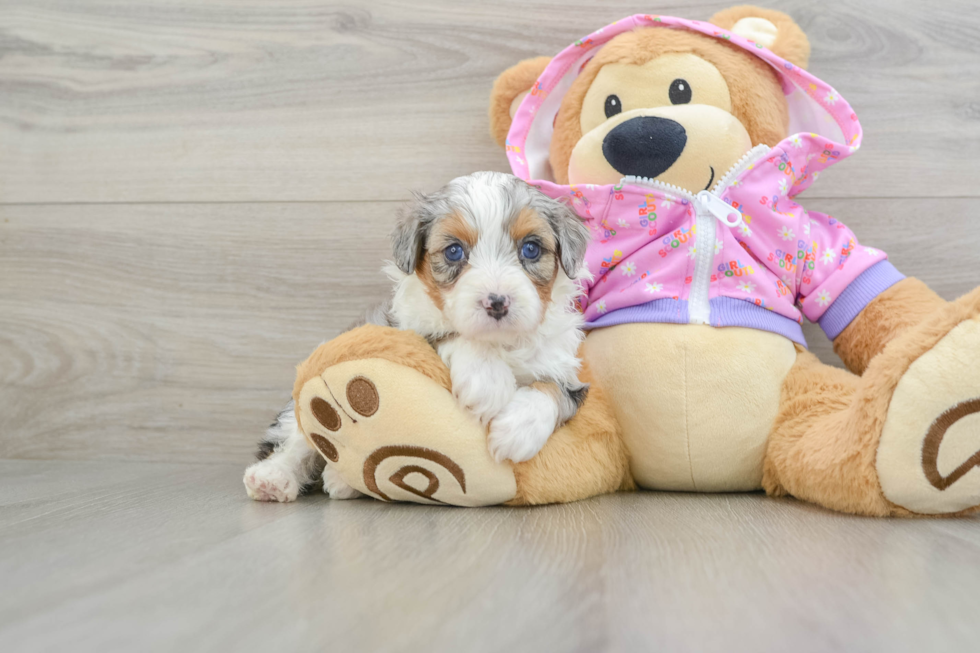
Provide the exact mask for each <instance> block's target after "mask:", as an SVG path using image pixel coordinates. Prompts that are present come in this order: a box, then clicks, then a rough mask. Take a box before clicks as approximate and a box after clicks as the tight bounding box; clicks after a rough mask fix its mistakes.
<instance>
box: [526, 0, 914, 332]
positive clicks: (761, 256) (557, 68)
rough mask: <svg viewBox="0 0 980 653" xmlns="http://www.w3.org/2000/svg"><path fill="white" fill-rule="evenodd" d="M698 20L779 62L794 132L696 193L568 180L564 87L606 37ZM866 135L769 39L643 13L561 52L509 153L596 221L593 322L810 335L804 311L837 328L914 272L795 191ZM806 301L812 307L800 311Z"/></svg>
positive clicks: (590, 300)
mask: <svg viewBox="0 0 980 653" xmlns="http://www.w3.org/2000/svg"><path fill="white" fill-rule="evenodd" d="M650 26H656V27H659V28H662V29H668V28H676V29H687V30H692V31H695V32H700V33H702V34H707V35H708V36H712V37H716V38H723V39H726V40H728V41H730V42H731V43H732V44H734V45H737V46H739V47H741V48H744V49H745V50H746V51H748V52H750V53H752V54H753V55H755V56H757V57H759V58H760V59H762V60H763V61H765V62H766V63H768V64H769V65H770V66H772V67H773V69H775V70H776V71H777V73H778V74H779V77H780V79H781V81H782V85H783V92H784V93H785V94H786V99H787V101H788V103H789V107H790V133H791V134H792V135H791V136H790V137H788V138H786V139H785V140H783V141H782V142H780V143H779V144H778V145H776V146H775V147H773V148H771V149H770V148H769V147H768V146H765V145H760V146H758V147H755V148H753V149H752V150H750V151H749V152H747V153H746V155H745V156H744V157H743V159H742V160H741V161H739V163H737V164H736V165H735V166H734V167H733V168H732V170H730V171H729V172H728V173H727V174H726V175H724V176H723V177H721V178H720V179H719V181H718V183H717V184H715V186H714V188H712V189H711V192H710V193H708V192H704V191H703V192H701V193H698V194H697V195H692V194H691V193H689V192H687V191H685V190H682V189H680V188H677V187H674V186H669V185H667V184H663V183H661V182H656V181H651V180H646V179H637V178H633V177H626V178H624V179H623V180H622V181H621V182H620V183H619V184H617V185H615V186H610V185H606V186H594V185H579V186H560V185H558V184H555V183H554V182H553V181H552V177H551V169H550V166H549V163H548V151H549V145H550V141H551V135H552V129H553V124H554V119H555V116H556V115H557V113H558V108H559V106H560V105H561V101H562V98H563V97H564V95H565V92H566V91H567V90H568V88H569V87H570V86H571V85H572V82H574V81H575V78H576V76H577V75H578V74H579V73H580V72H581V70H582V68H583V67H584V65H585V64H586V62H588V60H589V59H590V58H591V57H592V56H593V55H594V54H595V51H596V49H597V48H599V47H601V46H602V45H603V44H604V43H605V42H606V41H608V40H609V39H611V38H613V37H614V36H616V35H617V34H621V33H622V32H626V31H630V30H633V29H636V28H638V27H650ZM860 144H861V125H860V123H858V120H857V116H855V115H854V112H853V111H852V109H851V107H850V106H849V105H848V103H847V102H846V101H844V99H843V98H842V97H841V96H840V95H839V94H838V93H837V92H836V91H835V90H834V89H832V88H831V87H830V86H828V85H827V84H825V83H824V82H822V81H820V80H819V79H817V78H815V77H813V76H812V75H810V74H809V73H808V72H806V71H805V70H803V69H801V68H799V67H797V66H795V65H793V64H791V63H789V62H787V61H785V60H784V59H781V58H779V57H777V56H776V55H775V54H773V53H772V52H770V51H769V50H767V49H765V48H763V47H762V46H760V45H757V44H755V43H754V42H752V41H749V40H746V39H744V38H742V37H740V36H738V35H736V34H732V33H731V32H728V31H726V30H723V29H721V28H720V27H716V26H714V25H712V24H710V23H705V22H699V21H696V20H685V19H682V18H671V17H668V16H650V15H639V14H638V15H635V16H631V17H629V18H626V19H624V20H620V21H618V22H615V23H613V24H612V25H608V26H606V27H604V28H602V29H600V30H598V31H596V32H594V33H592V34H591V35H589V36H588V37H586V38H584V39H582V40H581V41H577V42H576V43H574V44H572V45H571V46H569V47H568V48H566V49H565V50H564V51H562V52H561V54H559V55H558V56H556V57H555V58H554V59H553V60H552V61H551V63H550V64H549V65H548V67H547V68H546V69H545V71H544V72H543V73H542V74H541V77H539V78H538V81H537V84H536V85H535V87H534V89H533V90H532V92H531V93H530V94H529V95H527V97H525V99H524V101H523V102H522V103H521V106H520V108H519V109H518V111H517V114H516V116H515V117H514V122H513V125H511V129H510V133H509V134H508V136H507V156H508V158H509V159H510V164H511V168H512V169H513V171H514V174H515V175H517V176H518V177H521V178H523V179H525V180H528V181H529V182H530V183H532V184H533V185H535V186H537V187H538V188H540V189H541V190H543V191H544V192H545V193H547V194H548V195H550V196H551V197H554V198H562V197H564V198H568V200H569V201H570V202H571V204H572V205H573V206H574V207H575V209H576V210H577V212H578V213H579V215H580V216H581V217H582V218H583V219H584V220H585V221H586V224H588V226H589V227H590V228H591V230H592V234H593V241H592V244H591V245H590V246H589V250H588V253H587V255H586V264H587V265H588V268H589V271H590V272H591V273H592V274H593V276H594V279H593V280H592V281H591V282H589V283H588V284H587V285H586V292H587V296H586V297H584V298H583V299H582V302H581V305H582V310H583V311H584V313H585V319H586V322H587V324H586V326H587V328H597V327H605V326H612V325H615V324H623V323H626V322H669V323H680V324H685V323H691V324H710V325H712V326H717V327H724V326H741V327H750V328H756V329H762V330H765V331H772V332H774V333H779V334H781V335H783V336H786V337H787V338H789V339H791V340H793V341H795V342H797V343H800V344H801V345H805V344H806V343H805V341H804V339H803V330H802V328H801V327H800V324H801V323H802V321H803V319H802V315H806V317H807V318H808V319H810V320H812V321H814V322H819V323H820V326H821V327H822V328H823V330H824V331H825V332H826V333H827V335H828V336H829V337H830V338H835V337H837V335H838V334H839V333H840V332H841V331H843V330H844V328H845V327H846V326H847V325H848V324H850V322H851V320H853V319H854V318H855V317H856V316H857V315H858V313H860V312H861V310H862V309H863V308H864V307H865V306H866V305H867V304H868V302H870V301H871V300H872V299H874V298H875V297H876V296H878V295H879V294H880V293H881V292H883V291H884V290H886V289H887V288H889V287H891V286H892V285H893V284H895V283H896V282H898V281H900V280H901V279H902V278H903V276H902V274H901V273H899V272H898V271H897V270H896V269H895V268H894V267H893V266H892V265H891V263H889V262H888V261H887V260H886V259H887V256H885V254H884V252H882V251H880V250H877V249H873V248H871V247H862V246H860V245H859V244H858V242H857V240H856V239H855V237H854V234H853V233H852V232H851V230H850V229H848V228H847V227H845V226H844V225H843V224H841V223H840V222H838V221H837V220H835V219H834V218H832V217H830V216H828V215H825V214H823V213H816V212H813V211H809V212H808V211H807V210H806V209H804V208H803V207H801V206H800V205H799V204H797V203H796V202H795V201H793V198H794V197H795V196H796V195H797V194H799V193H801V192H802V191H803V190H805V189H806V188H807V187H808V186H809V185H810V184H811V183H812V182H813V180H814V179H816V178H817V175H818V173H819V172H820V171H821V170H823V169H824V168H826V167H827V166H829V165H831V164H833V163H835V162H836V161H839V160H840V159H844V158H846V157H848V156H850V155H851V154H852V153H853V152H855V151H856V150H857V149H858V147H859V146H860ZM801 311H802V315H801Z"/></svg>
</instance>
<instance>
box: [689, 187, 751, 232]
mask: <svg viewBox="0 0 980 653" xmlns="http://www.w3.org/2000/svg"><path fill="white" fill-rule="evenodd" d="M696 199H697V201H698V205H699V206H701V208H703V209H705V210H706V211H707V212H708V213H710V214H711V215H713V216H715V217H716V218H718V219H719V220H720V221H721V222H722V224H724V225H725V226H727V227H729V228H732V229H734V228H735V227H739V226H741V224H742V214H741V213H739V212H738V211H736V210H735V209H733V208H732V207H731V206H730V205H729V204H727V203H726V202H725V201H724V200H723V199H721V198H720V197H717V196H715V195H712V194H711V193H709V192H708V191H706V190H703V191H701V192H700V193H698V194H697V197H696Z"/></svg>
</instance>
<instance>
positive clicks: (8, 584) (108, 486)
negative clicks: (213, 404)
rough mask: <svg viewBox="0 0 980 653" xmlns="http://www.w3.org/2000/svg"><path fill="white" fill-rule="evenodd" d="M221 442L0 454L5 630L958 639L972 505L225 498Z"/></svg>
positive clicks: (111, 638)
mask: <svg viewBox="0 0 980 653" xmlns="http://www.w3.org/2000/svg"><path fill="white" fill-rule="evenodd" d="M240 476H241V469H240V466H238V465H234V464H202V465H192V464H187V463H127V464H119V463H111V462H99V461H92V462H78V463H69V462H61V461H57V462H52V461H26V460H17V461H6V462H0V578H2V579H3V587H4V591H3V592H2V593H0V642H3V643H4V644H3V646H2V648H3V650H5V651H21V650H52V651H55V650H57V651H64V650H73V651H79V650H84V651H89V650H100V651H106V650H112V651H253V650H255V651H257V650H264V651H473V652H481V651H510V652H515V653H518V652H520V653H523V652H525V651H527V652H541V651H583V652H593V651H676V650H691V651H705V652H707V651H725V652H737V651H849V652H855V651H917V652H921V651H930V652H934V651H975V650H976V645H977V636H978V635H980V625H978V621H980V620H978V619H977V605H978V599H977V597H978V590H980V564H978V563H977V561H978V560H980V528H978V524H977V521H976V520H945V521H926V520H917V521H897V520H891V521H888V520H875V519H865V518H857V517H848V516H844V515H837V514H833V513H830V512H827V511H824V510H821V509H819V508H814V507H810V506H806V505H802V504H799V503H797V502H795V501H793V500H790V499H787V500H775V499H767V498H765V497H764V496H762V495H759V494H742V495H718V496H704V495H694V494H669V493H659V494H656V493H641V494H631V495H613V496H605V497H598V498H595V499H590V500H587V501H582V502H579V503H575V504H570V505H565V506H547V507H541V508H529V509H514V508H488V509H471V510H466V509H454V508H442V507H427V506H409V505H404V506H389V505H385V504H382V503H379V502H375V501H373V500H369V499H360V500H356V501H349V502H343V501H333V502H332V501H330V500H329V499H326V498H325V497H323V496H322V495H321V496H318V497H309V498H307V499H303V500H300V501H299V502H297V503H294V504H288V505H278V504H275V505H270V504H261V503H255V502H249V501H244V500H243V499H242V491H241V479H240Z"/></svg>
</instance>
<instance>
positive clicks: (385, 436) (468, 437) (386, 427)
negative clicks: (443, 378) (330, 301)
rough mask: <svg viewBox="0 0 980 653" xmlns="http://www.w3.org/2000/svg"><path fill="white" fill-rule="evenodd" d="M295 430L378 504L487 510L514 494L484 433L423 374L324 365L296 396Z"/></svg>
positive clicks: (510, 477) (384, 364)
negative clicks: (486, 508)
mask: <svg viewBox="0 0 980 653" xmlns="http://www.w3.org/2000/svg"><path fill="white" fill-rule="evenodd" d="M298 413H299V421H300V427H301V429H302V430H303V432H304V433H305V434H306V436H307V438H308V439H309V440H310V443H311V444H313V445H314V446H315V447H316V448H317V449H318V450H319V451H320V453H322V454H323V456H324V458H326V459H327V460H328V461H329V463H328V464H329V465H330V466H331V467H332V468H333V469H335V470H336V471H337V472H339V474H340V475H341V477H342V478H343V479H344V481H346V482H347V484H349V485H350V486H352V487H353V488H355V489H356V490H359V491H360V492H362V493H365V494H368V495H370V496H373V497H375V498H377V499H381V500H383V501H412V502H416V503H426V504H433V505H439V504H450V505H459V506H483V505H494V504H499V503H503V502H505V501H508V500H510V499H512V498H514V496H515V495H516V494H517V486H516V481H515V478H514V472H513V468H512V467H511V466H510V465H509V464H507V463H503V464H500V463H496V462H494V460H493V459H492V458H491V457H490V454H489V452H488V450H487V443H486V431H485V430H484V428H483V427H482V426H481V425H480V424H479V422H478V421H477V420H476V419H475V418H474V417H473V416H471V415H470V414H469V413H467V412H465V411H464V410H463V409H461V408H459V407H458V406H457V405H456V401H455V399H454V398H453V396H452V394H450V392H449V391H448V390H447V389H446V388H444V387H442V386H441V385H439V384H438V383H436V382H435V381H433V380H432V379H430V378H429V377H428V376H425V375H424V374H422V373H420V372H418V371H416V370H414V369H412V368H410V367H407V366H405V365H399V364H397V363H393V362H390V361H387V360H382V359H366V360H364V359H362V360H355V361H349V362H345V363H340V364H337V365H334V366H332V367H329V368H327V369H326V371H324V372H323V374H321V375H320V376H317V377H313V378H312V379H310V380H309V381H307V382H306V384H304V386H303V387H302V389H301V391H300V395H299V403H298Z"/></svg>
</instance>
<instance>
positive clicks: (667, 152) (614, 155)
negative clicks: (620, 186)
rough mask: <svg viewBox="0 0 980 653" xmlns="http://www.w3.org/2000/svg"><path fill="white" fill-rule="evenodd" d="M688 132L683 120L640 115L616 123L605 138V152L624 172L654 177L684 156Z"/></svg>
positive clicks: (611, 163)
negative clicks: (682, 122)
mask: <svg viewBox="0 0 980 653" xmlns="http://www.w3.org/2000/svg"><path fill="white" fill-rule="evenodd" d="M686 145H687V131H686V130H685V129H684V126H683V125H681V124H680V123H679V122H676V121H674V120H670V119H669V118H661V117H659V116H638V117H636V118H630V119H629V120H627V121H626V122H623V123H620V124H618V125H616V127H614V128H613V129H611V130H610V131H609V133H608V134H606V137H605V138H604V139H603V140H602V154H603V156H605V157H606V161H608V162H609V165H611V166H612V167H613V168H615V169H616V171H617V172H620V173H622V174H623V175H634V176H636V177H649V178H650V179H654V178H656V177H659V176H660V175H661V174H663V173H664V172H666V171H667V169H668V168H670V166H672V165H674V162H676V161H677V159H679V158H680V156H681V154H683V152H684V147H685V146H686Z"/></svg>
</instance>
